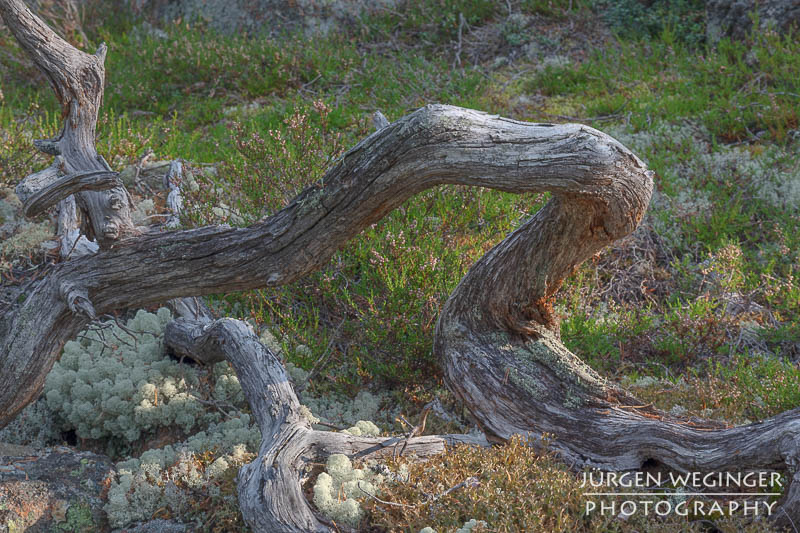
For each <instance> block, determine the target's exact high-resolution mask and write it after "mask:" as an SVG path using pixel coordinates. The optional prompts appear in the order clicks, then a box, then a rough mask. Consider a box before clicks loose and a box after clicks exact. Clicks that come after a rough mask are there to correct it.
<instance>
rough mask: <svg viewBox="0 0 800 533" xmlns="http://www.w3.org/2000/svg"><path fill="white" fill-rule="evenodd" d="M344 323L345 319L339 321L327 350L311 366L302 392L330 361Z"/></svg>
mask: <svg viewBox="0 0 800 533" xmlns="http://www.w3.org/2000/svg"><path fill="white" fill-rule="evenodd" d="M343 325H344V319H342V321H341V322H339V325H338V326H336V330H335V331H334V332H333V335H331V338H330V340H329V341H328V346H327V347H326V348H325V351H324V352H322V355H321V356H320V357H319V359H317V362H316V363H314V366H313V367H312V368H311V372H309V373H308V377H307V378H306V381H305V383H304V384H303V387H302V388H301V389H300V392H303V391H304V390H306V388H308V384H309V383H311V381H312V380H313V379H315V378H316V377H317V374H318V373H319V372H320V371H321V370H322V369H323V367H324V366H325V363H327V362H328V358H329V357H330V355H331V354H332V353H333V349H332V348H333V343H334V342H335V341H336V339H337V338H338V337H339V332H340V331H341V329H342V326H343Z"/></svg>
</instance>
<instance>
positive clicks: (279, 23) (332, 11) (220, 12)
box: [129, 0, 396, 35]
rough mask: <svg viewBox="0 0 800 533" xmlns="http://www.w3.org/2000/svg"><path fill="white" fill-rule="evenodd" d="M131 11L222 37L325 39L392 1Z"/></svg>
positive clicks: (230, 1)
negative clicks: (200, 26) (298, 34)
mask: <svg viewBox="0 0 800 533" xmlns="http://www.w3.org/2000/svg"><path fill="white" fill-rule="evenodd" d="M129 4H130V5H131V6H132V8H133V11H134V12H137V13H141V14H143V15H145V16H146V17H148V18H150V19H152V20H153V21H154V22H156V23H158V22H162V21H165V20H166V21H174V20H183V21H187V22H198V21H199V22H206V23H207V24H208V26H209V27H211V28H212V29H214V30H217V31H220V32H222V33H227V34H234V33H238V32H242V31H244V32H250V33H266V34H274V35H277V34H281V33H284V32H287V31H288V32H293V31H297V30H302V31H303V32H305V33H306V35H326V34H328V33H330V32H331V31H335V30H336V29H337V28H341V27H344V26H345V25H347V24H352V23H354V22H356V21H357V19H358V17H359V15H361V14H362V13H364V12H378V11H379V10H380V9H386V8H393V7H394V6H395V4H396V0H371V1H369V2H368V1H366V0H326V1H323V2H320V1H318V0H294V1H289V0H166V1H165V0H129Z"/></svg>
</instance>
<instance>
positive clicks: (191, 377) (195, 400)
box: [44, 308, 246, 450]
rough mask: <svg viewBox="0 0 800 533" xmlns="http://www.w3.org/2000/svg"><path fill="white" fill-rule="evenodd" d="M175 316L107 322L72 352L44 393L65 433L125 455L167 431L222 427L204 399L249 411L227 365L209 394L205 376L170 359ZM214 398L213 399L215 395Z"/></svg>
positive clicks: (217, 371)
mask: <svg viewBox="0 0 800 533" xmlns="http://www.w3.org/2000/svg"><path fill="white" fill-rule="evenodd" d="M171 319H172V315H171V313H170V311H169V310H168V309H166V308H162V309H159V311H158V313H157V314H153V313H148V312H146V311H139V312H137V314H136V316H135V317H134V318H132V319H131V320H129V321H128V322H127V324H126V325H125V326H120V325H119V324H115V323H113V322H109V323H105V324H102V325H100V326H97V327H93V328H91V329H88V330H86V331H84V332H82V333H81V334H80V335H79V336H78V340H77V341H70V342H68V343H67V344H66V345H65V346H64V352H63V354H62V355H61V359H60V361H59V362H57V363H56V364H55V365H54V366H53V370H52V371H51V372H50V374H49V375H48V376H47V381H46V382H45V388H44V395H45V398H46V399H47V405H48V407H49V408H50V410H51V411H52V412H53V413H54V415H55V418H56V422H57V424H58V425H59V426H60V429H61V430H63V431H68V430H74V431H75V433H76V435H77V436H78V437H79V438H84V439H106V440H107V444H108V445H109V449H111V450H116V449H124V448H125V446H126V445H128V444H130V443H133V442H135V441H137V440H139V439H141V438H142V437H146V436H147V435H150V434H153V433H154V432H155V431H156V430H158V429H159V428H175V429H179V430H180V431H183V432H185V433H189V432H191V431H192V430H195V429H196V428H198V427H205V426H207V425H208V424H212V423H217V422H219V421H220V420H221V417H222V414H221V412H220V411H219V410H217V409H215V408H214V407H213V405H209V404H208V402H207V401H206V400H203V399H202V398H201V397H200V396H206V395H208V396H210V397H211V398H212V399H213V400H215V401H216V402H218V403H223V404H225V405H231V406H234V407H237V408H244V407H245V406H246V403H245V401H244V396H243V394H242V391H241V387H240V386H239V382H238V379H237V378H236V375H235V374H234V373H233V370H231V369H230V367H229V366H228V364H227V363H218V364H217V365H215V367H213V369H212V372H211V373H212V376H213V379H212V380H204V382H205V381H210V382H211V383H212V384H213V386H214V388H213V390H212V391H206V393H203V392H201V391H200V390H199V389H200V388H201V380H200V377H201V374H203V372H200V371H197V370H195V369H194V368H192V367H190V366H188V365H185V364H184V365H182V364H180V363H179V362H178V361H176V360H173V359H170V358H169V357H167V356H166V351H165V348H164V340H163V335H164V327H165V326H166V324H167V322H169V321H170V320H171ZM208 392H210V394H207V393H208Z"/></svg>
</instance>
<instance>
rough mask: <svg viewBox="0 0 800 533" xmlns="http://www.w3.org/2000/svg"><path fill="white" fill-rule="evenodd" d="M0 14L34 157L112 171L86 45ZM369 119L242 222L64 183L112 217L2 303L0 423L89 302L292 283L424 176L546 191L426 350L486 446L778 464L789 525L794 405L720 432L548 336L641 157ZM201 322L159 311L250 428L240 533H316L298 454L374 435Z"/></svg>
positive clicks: (518, 127)
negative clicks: (254, 218)
mask: <svg viewBox="0 0 800 533" xmlns="http://www.w3.org/2000/svg"><path fill="white" fill-rule="evenodd" d="M0 14H2V15H3V18H4V19H5V21H6V23H7V25H8V26H9V28H11V30H12V31H13V32H14V34H15V36H16V37H17V38H18V39H19V40H20V42H21V43H22V44H23V47H25V49H26V50H28V52H29V53H30V54H31V55H32V56H33V57H34V60H35V61H36V62H37V64H38V65H39V66H40V67H41V68H42V69H43V70H45V72H46V73H47V74H48V78H49V79H50V81H51V83H52V84H53V86H54V89H55V91H56V94H57V95H58V97H59V99H60V101H61V102H62V104H63V105H64V107H65V117H66V120H67V122H66V126H65V129H64V131H63V132H62V135H61V137H60V138H59V139H57V140H55V141H53V142H52V144H53V145H54V146H56V147H57V148H58V150H55V149H52V150H51V152H53V153H56V152H59V153H60V156H61V157H62V158H63V161H64V165H65V168H66V167H68V168H66V169H65V170H64V171H63V172H64V173H67V174H70V173H72V174H75V173H81V172H90V171H95V170H103V169H105V170H109V169H108V168H107V166H106V165H105V164H104V162H103V161H102V159H101V158H99V157H98V156H97V154H96V152H95V150H94V144H93V141H94V125H95V121H96V113H97V105H99V101H100V95H101V94H102V56H103V53H101V54H98V55H95V56H88V55H86V54H83V53H81V52H78V51H77V50H74V49H72V48H71V47H69V45H67V44H66V43H64V42H63V41H60V40H59V39H58V38H57V37H56V36H55V35H54V34H52V32H50V30H49V29H47V28H46V26H45V25H44V24H43V23H41V22H40V21H39V20H38V19H36V18H35V17H34V16H33V15H32V14H31V13H30V12H29V11H28V10H27V8H25V7H24V6H23V5H22V3H21V2H20V1H19V0H0ZM81 95H83V98H84V100H85V102H84V100H81V98H78V96H81ZM376 123H377V124H379V126H380V129H379V131H377V132H375V133H374V134H372V135H370V136H369V137H367V138H366V139H364V140H363V141H361V142H360V143H359V144H358V145H356V146H355V147H354V148H352V149H351V150H350V151H348V152H347V153H346V154H345V155H344V156H343V157H342V158H341V159H340V160H338V161H337V162H336V163H335V165H334V166H333V168H331V169H330V170H329V171H328V172H327V174H326V175H325V177H324V179H323V180H322V181H321V182H320V184H317V185H314V186H312V187H309V188H308V189H306V190H305V191H303V192H302V193H301V194H300V195H299V196H298V197H297V198H295V199H294V200H293V201H292V202H290V203H289V205H287V206H286V207H285V208H284V209H282V210H281V211H279V212H278V213H276V214H274V215H273V216H271V217H269V218H267V219H265V220H264V221H262V222H259V223H257V224H254V225H253V226H250V227H248V228H236V229H233V228H230V227H227V226H213V227H205V228H199V229H193V230H184V231H174V232H165V233H148V234H143V235H137V232H136V231H135V229H133V227H132V226H130V227H129V226H127V225H126V224H127V222H126V220H129V217H127V218H126V216H124V214H125V210H126V209H129V207H130V206H129V202H128V198H127V194H126V193H125V192H124V189H122V190H120V189H118V188H117V189H112V190H111V191H110V192H95V191H82V192H80V193H78V195H79V203H82V204H83V207H84V209H93V210H94V212H99V210H101V209H105V210H106V211H108V212H109V215H108V216H109V217H117V218H112V219H111V220H107V221H105V223H104V222H103V221H102V220H96V217H95V218H92V227H93V229H94V233H95V235H98V239H99V241H100V245H101V251H100V252H99V253H97V254H94V255H90V256H84V257H80V258H76V259H71V260H69V261H66V262H63V263H61V264H59V265H57V266H56V267H55V268H54V269H53V270H52V271H51V272H50V274H49V275H48V276H47V277H46V278H45V279H44V280H41V281H40V282H39V283H38V284H37V285H36V286H35V287H34V288H33V290H32V291H31V292H30V293H29V295H28V297H27V299H25V301H24V302H13V303H11V304H9V305H8V306H6V308H4V309H0V315H2V321H0V365H1V366H2V368H3V370H4V371H3V373H2V374H0V427H2V426H4V425H5V424H7V423H8V422H9V421H10V420H11V419H12V418H13V417H14V416H15V415H16V413H18V412H19V411H20V410H21V409H22V408H23V407H24V406H25V405H26V404H27V403H29V402H30V401H32V400H34V399H35V398H36V396H38V394H39V393H40V391H41V389H42V385H43V382H44V378H45V376H46V375H47V372H48V371H49V370H50V368H51V367H52V365H53V362H54V361H55V359H56V358H57V357H58V354H59V352H60V350H61V347H62V346H63V344H64V342H66V341H67V340H69V339H70V338H73V337H74V336H75V334H76V333H77V332H78V331H80V329H82V328H83V327H85V326H86V325H87V323H88V321H89V320H90V317H91V315H92V314H93V313H94V314H97V315H99V314H103V313H108V312H111V311H113V310H115V309H119V308H123V307H139V306H146V305H152V304H156V303H160V302H164V301H165V300H167V299H170V298H180V297H186V296H201V295H205V294H210V293H219V292H230V291H238V290H246V289H253V288H258V287H269V286H276V285H281V284H286V283H290V282H292V281H295V280H297V279H299V278H301V277H303V276H305V275H306V274H308V273H310V272H312V271H314V270H316V269H318V268H320V267H322V266H324V265H325V264H326V263H327V261H328V260H329V259H330V257H331V256H332V255H333V254H334V253H335V252H336V251H337V250H338V249H339V248H341V247H342V246H343V245H344V243H345V242H347V240H349V239H350V238H352V237H353V236H355V235H356V234H358V233H359V232H360V231H361V230H362V229H363V228H365V227H367V226H369V225H370V224H372V223H374V222H376V221H378V220H380V218H382V217H383V216H385V215H386V214H387V213H389V212H390V211H391V210H392V209H394V208H395V207H397V206H399V205H400V204H402V203H403V202H404V201H405V200H406V199H408V198H409V197H411V196H413V195H414V194H416V193H418V192H420V191H423V190H425V189H427V188H430V187H433V186H436V185H441V184H458V185H470V186H481V187H489V188H493V189H498V190H502V191H508V192H515V193H524V192H545V191H548V192H550V193H551V195H552V199H551V200H550V201H549V203H548V204H547V205H546V206H545V207H544V208H542V209H541V210H540V211H539V212H538V213H536V214H535V215H534V216H533V217H532V218H531V219H530V220H528V221H527V222H526V223H524V224H523V225H522V226H521V227H520V228H519V229H518V230H516V231H515V232H513V233H512V234H511V235H509V236H508V237H507V238H506V239H505V240H504V241H503V242H501V243H500V244H498V245H497V246H495V247H494V248H493V249H492V250H490V251H489V252H488V253H487V254H486V255H485V256H484V257H482V258H481V259H480V260H479V261H478V263H476V264H475V265H474V266H473V267H472V268H471V269H470V271H469V272H468V273H467V275H466V276H465V278H464V279H463V280H462V281H461V283H460V284H459V285H458V287H457V288H456V289H455V291H454V292H453V294H452V295H451V296H450V298H449V299H448V301H447V302H446V303H445V305H444V307H443V309H442V312H441V315H440V318H439V321H438V324H437V328H436V334H435V339H434V350H435V353H436V354H437V355H438V357H439V358H440V360H441V364H442V367H443V370H444V376H445V381H446V384H447V385H448V387H450V389H451V390H452V391H453V392H454V393H455V394H456V395H457V396H458V397H459V398H461V399H462V400H463V401H464V403H465V404H466V405H467V407H468V408H469V409H470V410H471V412H472V414H473V415H474V416H475V417H476V419H477V420H479V421H480V423H481V425H482V426H483V428H484V430H485V431H486V432H487V434H488V435H490V436H491V437H492V439H494V440H499V441H502V440H505V439H507V438H509V437H510V436H511V435H513V434H516V433H521V434H523V435H527V436H528V437H530V438H531V439H533V440H534V441H537V440H541V439H542V437H543V436H544V435H545V434H547V435H549V439H548V440H549V442H550V447H551V448H553V449H555V450H557V451H558V452H559V453H560V454H561V456H562V457H563V459H564V460H565V461H567V462H568V463H570V464H573V465H575V466H577V467H582V466H589V467H598V468H602V469H608V470H626V469H635V468H639V467H641V466H642V464H643V463H645V462H647V461H651V460H655V461H658V462H660V463H663V464H665V465H667V466H668V467H670V468H673V469H675V470H679V471H687V470H707V471H711V470H726V469H727V470H743V469H749V468H764V469H776V470H782V471H785V472H787V474H788V476H787V477H788V479H790V480H791V486H790V487H789V488H788V490H787V491H786V494H785V495H784V498H783V500H782V503H781V507H780V511H779V512H778V513H777V514H775V515H773V519H774V520H775V521H776V522H777V523H778V524H779V525H788V524H789V523H790V521H792V520H793V521H794V522H796V523H800V503H799V502H800V490H799V489H798V473H797V472H798V437H799V436H800V421H798V414H800V410H797V409H795V410H792V411H787V412H785V413H783V414H780V415H778V416H776V417H774V418H771V419H769V420H765V421H764V422H761V423H757V424H751V425H748V426H742V427H736V428H728V429H719V428H718V427H716V426H715V425H713V424H711V423H709V424H708V425H699V424H696V423H690V422H689V421H686V420H677V419H673V418H670V417H668V416H667V415H665V414H664V413H660V412H658V411H656V410H654V409H652V408H646V407H645V408H643V407H640V406H641V403H640V402H638V401H637V400H636V399H635V398H634V397H633V396H632V395H630V394H629V393H628V392H626V391H624V390H622V389H620V388H619V387H617V386H615V385H614V384H612V383H609V382H607V381H606V380H605V379H603V378H602V377H601V376H599V375H598V374H597V373H596V372H594V371H593V370H592V369H590V368H589V367H587V366H586V365H585V364H583V363H582V362H581V361H580V359H579V358H578V357H576V356H575V355H574V354H572V353H570V352H569V351H568V350H567V349H566V348H565V347H564V346H563V345H562V344H561V342H560V340H559V337H558V324H557V322H556V320H555V319H554V318H553V315H552V312H551V310H550V302H551V300H552V298H553V296H554V294H555V292H556V291H557V290H558V288H559V286H560V284H561V282H562V280H563V279H564V278H565V277H566V276H568V275H569V274H570V273H571V272H572V271H573V270H574V269H575V268H576V267H577V266H578V265H579V264H580V263H581V262H583V261H584V260H586V259H587V258H589V257H591V256H592V255H593V254H595V253H596V252H597V251H599V250H601V249H602V248H603V247H605V246H607V245H608V244H609V243H611V242H613V241H614V240H615V239H618V238H620V237H623V236H624V235H627V234H628V233H630V232H631V231H633V229H634V228H635V227H636V225H637V224H638V223H639V221H640V220H641V218H642V216H643V214H644V212H645V210H646V208H647V205H648V203H649V200H650V194H651V190H652V174H651V173H650V172H649V171H647V169H646V168H645V166H644V164H643V163H642V162H641V161H640V160H639V159H638V158H636V157H635V156H634V155H633V154H632V153H631V152H630V151H629V150H627V149H626V148H625V147H624V146H622V145H621V144H619V143H618V142H617V141H615V140H614V139H612V138H611V137H609V136H607V135H605V134H603V133H601V132H599V131H597V130H594V129H592V128H589V127H586V126H582V125H578V124H564V125H552V124H530V123H525V122H518V121H514V120H509V119H505V118H501V117H496V116H491V115H487V114H484V113H480V112H477V111H472V110H468V109H461V108H457V107H451V106H442V105H431V106H427V107H424V108H422V109H420V110H418V111H416V112H414V113H411V114H410V115H407V116H405V117H403V118H401V119H400V120H397V121H396V122H394V123H391V124H389V123H388V122H386V121H382V120H379V119H378V120H376ZM40 144H41V143H40ZM42 146H46V147H47V149H48V150H50V149H51V148H52V146H51V145H50V144H48V143H43V144H42ZM48 153H50V152H48ZM323 184H324V185H323ZM115 195H116V196H115ZM55 196H58V195H57V194H56V195H55ZM81 199H82V200H81ZM92 202H97V205H95V206H94V207H92V205H93V204H92ZM112 203H115V204H116V206H117V207H118V209H113V207H114V206H113V205H111V204H112ZM101 204H103V205H104V206H105V207H103V206H102V205H101ZM110 222H113V224H111V223H110ZM200 322H202V323H199V322H192V318H191V317H190V318H188V319H186V322H185V323H180V322H178V323H176V327H184V326H185V328H188V329H185V330H184V331H185V333H186V334H185V336H184V341H183V342H184V344H185V346H187V350H190V351H191V350H197V351H202V350H204V351H206V352H207V353H209V354H217V356H224V357H225V358H227V359H228V360H230V361H231V362H232V363H233V365H234V366H235V368H236V371H237V374H238V375H239V379H240V382H241V383H242V386H243V388H244V390H245V394H246V395H247V398H248V400H249V402H250V404H251V407H252V408H253V412H254V414H255V417H256V419H257V421H258V424H259V426H260V427H261V430H262V435H263V442H262V446H261V450H260V453H259V459H258V460H256V461H255V462H253V463H251V464H250V465H247V466H246V467H244V468H243V469H242V471H241V473H240V477H239V481H240V484H239V487H240V488H239V490H240V504H241V508H242V512H243V515H244V516H245V519H246V520H247V521H248V523H250V524H251V526H252V527H253V528H254V530H255V531H270V532H272V531H323V530H327V529H328V528H327V525H326V524H325V523H324V521H323V520H320V518H319V517H317V516H316V515H315V514H314V512H313V510H312V509H311V508H310V506H309V504H308V502H306V501H305V499H304V498H303V496H302V492H301V491H300V481H301V480H302V475H303V474H302V467H303V465H304V463H305V461H307V460H308V458H309V457H324V455H326V454H330V453H337V452H338V453H349V454H351V455H359V454H364V453H367V452H366V451H365V450H370V449H373V450H374V451H375V452H378V451H380V450H384V451H385V450H387V449H389V448H391V446H392V445H391V442H389V443H386V442H385V441H384V440H382V439H377V440H375V439H372V440H370V439H363V438H355V437H350V436H344V435H341V434H337V433H325V432H315V431H312V430H311V429H310V428H308V426H307V423H305V422H304V421H303V420H302V419H301V418H300V417H299V414H298V405H297V398H296V396H295V395H294V391H293V390H292V388H291V386H290V385H289V383H288V381H287V380H286V376H285V373H284V372H283V369H282V367H281V366H280V364H279V362H278V361H277V360H276V359H275V357H274V356H273V355H272V354H270V353H269V352H268V351H267V350H266V349H265V348H264V347H263V346H261V345H260V344H259V343H258V342H257V340H256V339H255V337H254V336H253V335H252V333H251V332H249V331H248V330H247V328H246V326H244V325H243V324H241V323H238V322H236V321H227V320H223V321H216V322H213V321H208V320H201V321H200ZM192 346H194V348H193V347H192ZM199 346H202V349H201V348H198V347H199ZM454 438H455V437H449V439H451V440H452V439H454ZM446 441H447V439H444V438H441V437H420V438H418V439H414V440H413V441H412V442H411V443H410V444H409V447H410V448H411V449H412V450H416V451H418V452H419V453H420V454H428V453H434V452H436V451H438V450H441V449H442V446H443V445H444V443H445V442H446ZM387 447H388V448H387Z"/></svg>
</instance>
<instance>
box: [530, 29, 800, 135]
mask: <svg viewBox="0 0 800 533" xmlns="http://www.w3.org/2000/svg"><path fill="white" fill-rule="evenodd" d="M798 58H800V44H798V41H797V40H796V39H794V38H793V37H792V36H790V35H785V36H780V35H777V34H774V33H773V34H770V33H766V34H760V33H753V34H751V36H750V38H749V40H748V41H747V42H732V41H730V40H722V41H721V42H720V43H719V44H718V45H717V46H716V48H710V47H707V48H705V49H702V50H699V51H697V50H694V49H693V48H691V47H689V46H688V45H685V44H682V43H681V42H679V41H675V40H674V39H671V38H669V37H668V36H662V37H661V38H660V39H646V40H640V41H620V42H619V43H618V45H617V46H615V47H609V48H604V49H602V50H597V51H596V52H595V53H594V54H593V56H592V57H591V58H590V59H589V60H588V61H585V62H583V63H579V64H565V65H560V66H547V67H545V68H544V69H542V70H541V71H539V72H538V73H536V74H535V75H534V76H532V77H531V78H530V80H529V82H528V84H527V90H528V91H530V92H538V93H541V94H543V95H545V96H548V97H554V96H572V97H579V98H580V100H581V101H582V102H585V104H584V105H585V116H588V117H594V116H604V115H608V114H609V112H613V113H616V114H618V115H619V118H620V119H622V118H623V117H624V119H625V120H626V121H627V122H628V123H630V124H631V125H632V126H633V127H634V128H635V129H636V130H645V131H646V130H648V129H650V128H651V127H652V126H653V122H654V121H658V120H667V121H676V120H681V119H687V118H692V119H694V120H699V121H700V122H701V123H702V124H703V125H704V126H705V127H706V128H708V130H709V132H710V133H711V135H712V139H713V142H740V141H745V140H747V141H750V142H752V141H755V140H757V139H762V138H769V139H773V140H775V141H776V142H779V143H785V142H787V141H788V140H789V139H790V138H791V135H792V134H791V132H792V131H794V130H796V129H797V127H798V107H797V94H798V91H797V79H798V77H797V76H798V73H800V59H798Z"/></svg>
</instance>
